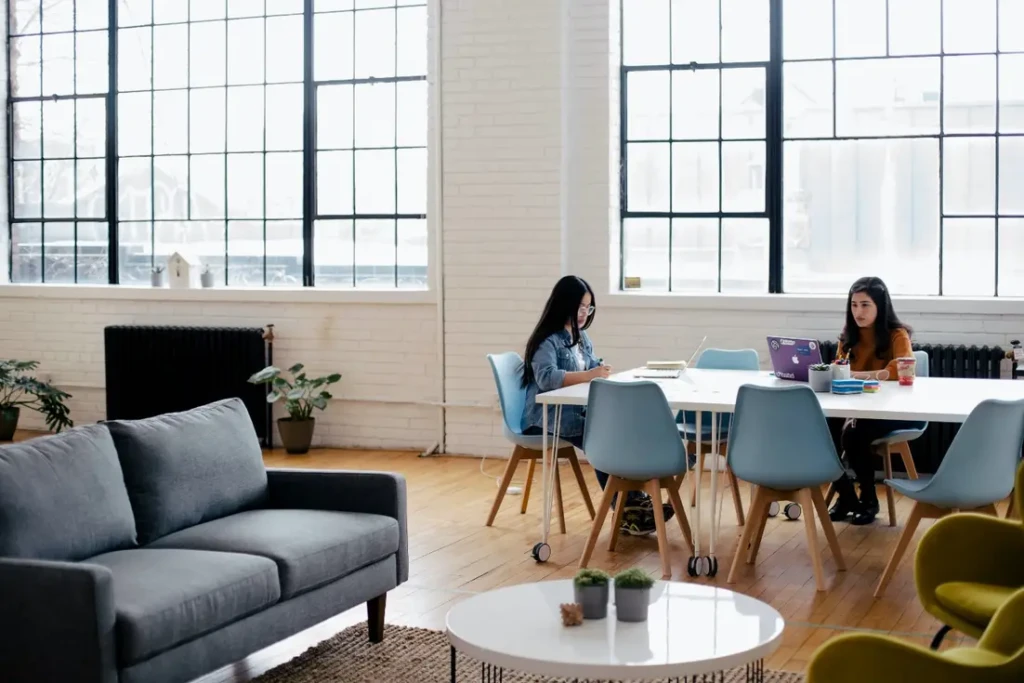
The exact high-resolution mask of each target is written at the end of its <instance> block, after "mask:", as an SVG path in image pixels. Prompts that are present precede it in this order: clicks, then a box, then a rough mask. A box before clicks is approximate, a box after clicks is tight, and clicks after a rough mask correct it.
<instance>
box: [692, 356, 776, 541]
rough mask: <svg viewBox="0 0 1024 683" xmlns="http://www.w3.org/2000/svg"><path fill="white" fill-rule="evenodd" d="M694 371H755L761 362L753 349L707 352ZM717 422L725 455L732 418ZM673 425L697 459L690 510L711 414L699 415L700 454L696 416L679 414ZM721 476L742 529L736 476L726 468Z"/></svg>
mask: <svg viewBox="0 0 1024 683" xmlns="http://www.w3.org/2000/svg"><path fill="white" fill-rule="evenodd" d="M694 367H695V368H697V369H700V370H753V371H757V370H760V368H761V361H760V359H759V358H758V355H757V351H755V350H754V349H706V350H705V351H704V352H703V353H702V354H701V355H700V358H698V359H697V363H696V364H695V365H694ZM717 421H718V438H719V440H720V442H721V444H722V448H723V451H724V452H725V453H727V452H728V450H727V449H728V440H729V426H730V424H731V422H732V415H730V414H729V413H725V414H721V415H717ZM676 423H677V427H678V429H679V435H680V436H681V437H682V438H683V440H684V441H686V452H687V455H689V456H690V457H695V458H696V465H695V472H696V480H695V484H694V487H693V491H692V492H691V493H690V507H693V506H694V505H696V504H697V486H698V485H699V483H700V480H701V476H702V475H703V474H704V456H705V455H706V454H708V453H710V452H711V434H712V429H711V427H712V422H711V413H702V415H701V421H700V427H701V428H700V439H701V449H700V450H701V452H700V453H697V414H696V413H695V412H693V411H689V410H686V411H680V412H679V413H678V414H677V415H676ZM715 464H717V463H715ZM724 473H725V475H726V476H727V477H728V478H729V488H730V489H731V491H732V504H733V507H734V508H735V509H736V521H737V523H738V524H739V525H740V526H743V524H744V522H745V515H744V513H743V500H742V499H741V498H740V490H739V482H737V481H736V475H735V474H733V473H732V471H731V470H730V469H729V468H725V472H724Z"/></svg>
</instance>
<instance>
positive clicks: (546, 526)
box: [533, 405, 562, 562]
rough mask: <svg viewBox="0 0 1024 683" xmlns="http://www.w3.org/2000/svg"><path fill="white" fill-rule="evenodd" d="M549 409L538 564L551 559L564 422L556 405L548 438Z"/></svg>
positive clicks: (544, 423)
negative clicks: (553, 505)
mask: <svg viewBox="0 0 1024 683" xmlns="http://www.w3.org/2000/svg"><path fill="white" fill-rule="evenodd" d="M548 408H549V406H544V414H543V417H542V420H541V425H542V427H541V432H542V435H541V447H542V449H543V450H542V451H541V456H540V461H541V475H540V478H541V498H542V504H541V507H542V508H543V509H542V510H541V522H540V537H541V541H540V543H537V544H535V545H534V546H533V559H535V560H537V561H538V562H547V561H548V558H550V557H551V546H550V545H548V535H549V534H550V532H551V503H552V501H553V500H554V488H555V475H556V473H557V470H556V469H555V468H556V467H558V458H556V457H555V449H556V446H557V444H558V436H559V431H560V429H559V426H560V424H561V422H562V406H561V405H555V406H554V409H555V425H554V430H553V432H552V434H551V437H550V438H549V437H548Z"/></svg>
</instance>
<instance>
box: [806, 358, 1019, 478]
mask: <svg viewBox="0 0 1024 683" xmlns="http://www.w3.org/2000/svg"><path fill="white" fill-rule="evenodd" d="M836 346H837V344H836V342H834V341H827V342H821V357H822V360H823V361H825V362H826V363H831V362H832V361H833V360H834V359H835V357H836ZM914 350H915V351H924V352H925V353H927V354H928V375H929V376H930V377H964V378H973V379H999V364H1000V362H1001V361H1002V360H1003V359H1004V358H1006V351H1004V350H1003V349H1001V348H999V347H998V346H992V347H990V346H962V345H960V346H956V345H952V344H914ZM959 430H960V425H959V424H956V423H948V422H930V423H929V424H928V430H927V431H926V432H925V433H924V434H923V435H922V436H921V438H919V439H916V440H914V441H911V442H910V451H911V453H913V454H914V464H915V465H916V466H917V469H918V471H919V472H922V473H929V474H934V473H935V470H936V469H938V467H939V463H940V462H942V458H943V456H945V454H946V449H948V448H949V444H951V443H952V442H953V437H954V436H956V433H957V431H959ZM892 466H893V469H894V470H898V471H900V472H902V471H903V462H902V461H901V460H900V459H899V458H893V460H892Z"/></svg>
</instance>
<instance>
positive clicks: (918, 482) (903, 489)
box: [885, 474, 1013, 510]
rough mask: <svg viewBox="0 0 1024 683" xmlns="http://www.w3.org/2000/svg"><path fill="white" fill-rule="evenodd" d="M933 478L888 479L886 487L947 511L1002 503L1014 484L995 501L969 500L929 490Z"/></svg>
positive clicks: (943, 491)
mask: <svg viewBox="0 0 1024 683" xmlns="http://www.w3.org/2000/svg"><path fill="white" fill-rule="evenodd" d="M933 478H934V475H931V474H922V475H920V477H919V478H917V479H886V480H885V485H886V486H888V487H890V488H891V489H892V490H893V491H896V492H898V493H900V494H902V495H904V496H906V497H907V498H910V499H911V500H915V501H917V502H919V503H927V504H928V505H934V506H935V507H937V508H943V509H946V510H952V509H959V510H974V509H976V508H980V507H984V506H985V505H991V504H992V503H995V502H997V501H1000V500H1002V499H1003V498H1005V497H1006V496H1008V495H1010V490H1011V487H1012V484H1013V482H1010V485H1009V486H1008V487H1007V490H1006V492H1005V493H1003V494H1002V495H1001V496H997V497H996V498H995V499H994V500H982V499H977V498H967V497H965V496H963V495H961V494H959V493H955V492H950V491H948V490H942V489H940V488H939V487H932V488H931V489H929V487H928V485H929V484H930V483H931V481H932V479H933Z"/></svg>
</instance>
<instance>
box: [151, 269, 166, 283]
mask: <svg viewBox="0 0 1024 683" xmlns="http://www.w3.org/2000/svg"><path fill="white" fill-rule="evenodd" d="M150 282H151V283H152V285H153V286H154V287H163V286H164V267H163V266H153V271H152V272H151V273H150Z"/></svg>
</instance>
